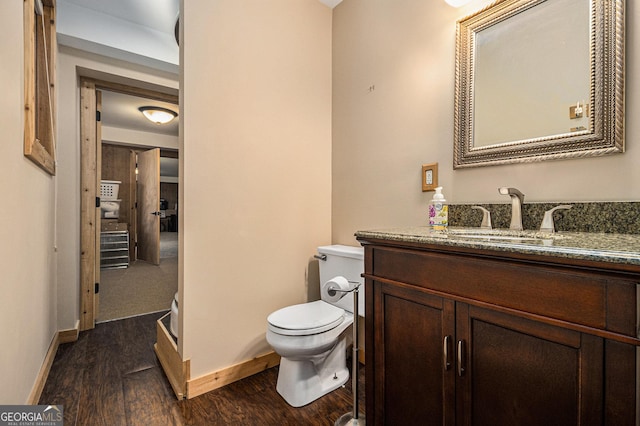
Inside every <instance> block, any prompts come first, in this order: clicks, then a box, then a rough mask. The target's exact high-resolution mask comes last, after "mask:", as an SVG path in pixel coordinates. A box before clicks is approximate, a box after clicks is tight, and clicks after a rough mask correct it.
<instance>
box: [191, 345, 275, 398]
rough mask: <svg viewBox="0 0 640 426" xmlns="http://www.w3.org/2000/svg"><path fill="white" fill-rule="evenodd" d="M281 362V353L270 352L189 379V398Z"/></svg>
mask: <svg viewBox="0 0 640 426" xmlns="http://www.w3.org/2000/svg"><path fill="white" fill-rule="evenodd" d="M279 364H280V355H278V354H277V353H275V352H268V353H266V354H264V355H259V356H257V357H255V358H253V359H250V360H248V361H245V362H241V363H239V364H236V365H232V366H231V367H227V368H223V369H222V370H218V371H214V372H213V373H210V374H207V375H204V376H201V377H198V378H196V379H193V380H188V381H187V399H191V398H195V397H196V396H198V395H202V394H203V393H206V392H209V391H212V390H214V389H218V388H221V387H223V386H226V385H228V384H230V383H233V382H236V381H238V380H241V379H244V378H246V377H249V376H252V375H254V374H257V373H260V372H262V371H265V370H267V369H269V368H271V367H275V366H276V365H279Z"/></svg>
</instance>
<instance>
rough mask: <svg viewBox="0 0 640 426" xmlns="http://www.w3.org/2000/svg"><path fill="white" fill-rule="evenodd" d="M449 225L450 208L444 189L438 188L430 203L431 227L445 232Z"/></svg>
mask: <svg viewBox="0 0 640 426" xmlns="http://www.w3.org/2000/svg"><path fill="white" fill-rule="evenodd" d="M448 225H449V206H448V205H447V200H445V199H444V195H443V194H442V187H441V186H439V187H437V188H436V193H435V194H433V198H432V199H431V201H430V202H429V226H431V228H433V229H434V230H436V231H444V230H445V229H447V226H448Z"/></svg>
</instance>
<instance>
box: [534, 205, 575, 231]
mask: <svg viewBox="0 0 640 426" xmlns="http://www.w3.org/2000/svg"><path fill="white" fill-rule="evenodd" d="M571 207H572V206H571V205H569V204H562V205H560V206H557V207H554V208H552V209H551V210H547V211H546V212H544V217H543V218H542V224H541V225H540V232H551V233H553V232H556V225H555V222H554V220H553V212H555V211H556V210H567V209H570V208H571Z"/></svg>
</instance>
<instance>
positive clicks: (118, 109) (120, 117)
mask: <svg viewBox="0 0 640 426" xmlns="http://www.w3.org/2000/svg"><path fill="white" fill-rule="evenodd" d="M142 106H157V107H162V108H167V109H170V110H172V111H175V112H176V113H177V112H178V105H174V104H170V103H167V102H160V101H152V100H150V99H146V98H139V97H137V96H131V95H124V94H121V93H115V92H107V91H103V92H102V115H101V121H102V125H103V126H110V127H119V128H122V129H131V130H136V131H139V132H151V133H160V134H163V135H170V136H178V124H179V121H180V117H179V116H178V117H176V118H175V119H173V120H172V121H171V122H169V123H167V124H155V123H152V122H151V121H149V120H147V119H146V118H144V116H143V115H142V113H141V112H140V111H139V110H138V108H140V107H142Z"/></svg>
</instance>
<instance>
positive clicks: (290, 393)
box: [266, 246, 364, 407]
mask: <svg viewBox="0 0 640 426" xmlns="http://www.w3.org/2000/svg"><path fill="white" fill-rule="evenodd" d="M318 253H320V255H319V256H318V258H320V259H321V260H320V281H321V292H320V293H321V298H322V300H316V301H313V302H309V303H302V304H298V305H292V306H288V307H285V308H282V309H279V310H277V311H275V312H273V313H272V314H270V315H269V316H268V318H267V333H266V338H267V342H268V343H269V344H270V345H271V347H272V348H273V349H274V351H275V352H276V353H278V354H279V355H280V357H281V360H280V368H279V372H278V383H277V385H276V390H277V391H278V393H279V394H280V395H281V396H282V397H283V398H284V400H285V401H287V403H289V404H290V405H291V406H293V407H301V406H303V405H306V404H309V403H310V402H312V401H314V400H316V399H318V398H320V397H321V396H323V395H326V394H327V393H329V392H331V391H333V390H335V389H337V388H339V387H340V386H342V385H343V384H345V383H346V382H347V381H348V380H349V370H348V368H347V362H346V354H347V349H348V346H349V345H351V343H352V333H351V326H352V324H353V313H352V311H353V295H352V293H347V294H346V297H343V298H342V299H340V300H335V299H336V298H335V297H330V296H329V295H328V294H326V293H327V291H326V286H325V285H322V284H323V283H327V282H329V281H330V280H332V279H334V278H340V279H341V280H342V281H343V282H347V280H348V281H349V282H361V280H362V278H361V276H360V275H361V274H362V272H363V265H364V264H363V252H362V248H361V247H349V246H324V247H319V248H318ZM338 270H339V271H340V273H339V272H338ZM331 282H333V281H331ZM361 289H362V290H363V288H362V287H361ZM362 290H361V291H360V292H359V296H360V297H359V300H358V302H359V305H360V304H362V305H363V299H364V297H363V293H364V291H362ZM363 308H364V306H362V308H359V311H360V312H363V313H364V309H363Z"/></svg>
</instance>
